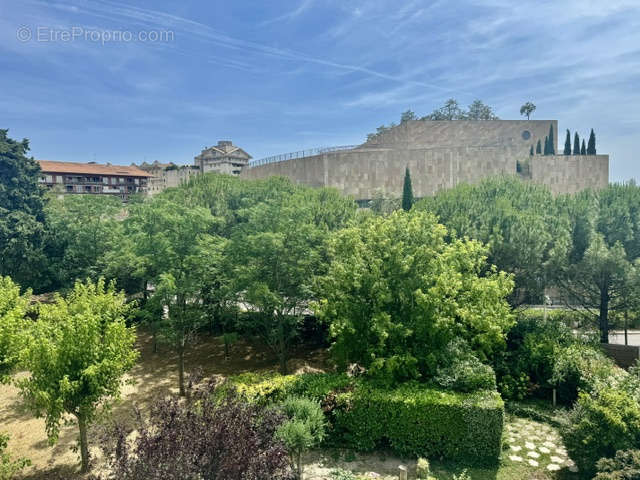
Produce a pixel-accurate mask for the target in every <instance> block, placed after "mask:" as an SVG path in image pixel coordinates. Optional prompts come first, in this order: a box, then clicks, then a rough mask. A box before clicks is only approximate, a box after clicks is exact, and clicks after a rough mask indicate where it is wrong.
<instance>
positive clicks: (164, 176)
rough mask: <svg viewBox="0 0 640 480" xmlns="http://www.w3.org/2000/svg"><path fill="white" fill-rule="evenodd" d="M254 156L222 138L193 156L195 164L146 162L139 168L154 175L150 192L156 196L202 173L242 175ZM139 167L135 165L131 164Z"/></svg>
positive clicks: (150, 184)
mask: <svg viewBox="0 0 640 480" xmlns="http://www.w3.org/2000/svg"><path fill="white" fill-rule="evenodd" d="M249 160H251V155H249V154H248V153H247V152H245V151H244V150H243V149H241V148H240V147H237V146H235V145H234V144H233V142H231V141H229V140H220V141H219V142H218V144H217V145H215V146H213V147H205V148H204V150H202V152H201V153H200V155H198V156H196V157H194V159H193V165H177V164H175V163H172V162H170V163H160V162H158V161H155V162H153V163H147V162H143V163H142V164H141V165H140V167H139V168H140V169H142V170H144V171H145V172H148V173H149V174H151V175H152V177H151V179H150V180H149V188H148V192H149V194H150V195H154V194H156V193H159V192H161V191H163V190H164V189H165V188H170V187H177V186H178V185H180V184H181V183H184V182H188V181H189V179H191V178H192V177H193V176H194V175H198V174H200V173H209V172H217V173H225V174H227V175H234V176H238V175H240V172H241V171H242V169H243V168H246V166H247V165H248V164H249ZM132 165H133V166H136V165H135V164H132Z"/></svg>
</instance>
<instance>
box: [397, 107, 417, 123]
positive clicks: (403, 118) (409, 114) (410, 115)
mask: <svg viewBox="0 0 640 480" xmlns="http://www.w3.org/2000/svg"><path fill="white" fill-rule="evenodd" d="M417 119H418V117H417V116H416V114H415V113H414V112H413V111H411V110H407V111H406V112H402V115H400V123H405V122H408V121H410V120H417Z"/></svg>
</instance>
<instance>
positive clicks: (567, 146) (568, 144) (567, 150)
mask: <svg viewBox="0 0 640 480" xmlns="http://www.w3.org/2000/svg"><path fill="white" fill-rule="evenodd" d="M564 154H565V155H571V133H570V132H569V129H568V128H567V138H565V140H564Z"/></svg>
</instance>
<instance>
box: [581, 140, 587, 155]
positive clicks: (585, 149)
mask: <svg viewBox="0 0 640 480" xmlns="http://www.w3.org/2000/svg"><path fill="white" fill-rule="evenodd" d="M586 154H587V145H586V144H585V143H584V138H583V139H582V147H581V148H580V155H586Z"/></svg>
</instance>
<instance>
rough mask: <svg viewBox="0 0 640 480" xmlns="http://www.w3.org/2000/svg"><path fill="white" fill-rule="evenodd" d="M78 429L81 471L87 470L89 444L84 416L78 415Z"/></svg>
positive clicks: (85, 471)
mask: <svg viewBox="0 0 640 480" xmlns="http://www.w3.org/2000/svg"><path fill="white" fill-rule="evenodd" d="M77 418H78V429H79V430H80V459H81V461H82V470H81V471H82V473H87V472H88V471H89V445H88V443H87V423H86V421H85V419H84V416H82V415H78V417H77Z"/></svg>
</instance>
